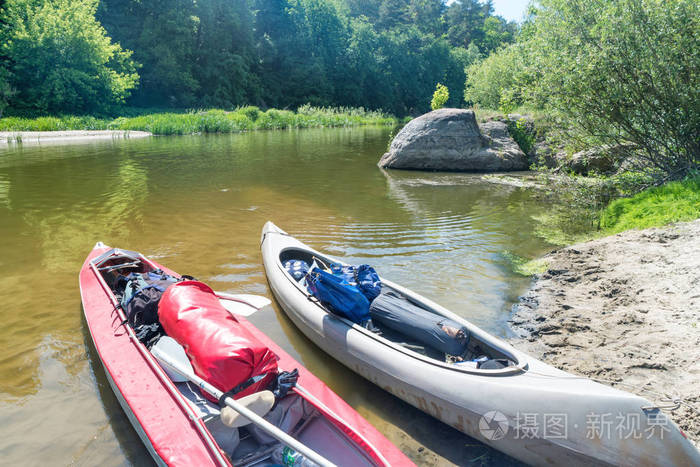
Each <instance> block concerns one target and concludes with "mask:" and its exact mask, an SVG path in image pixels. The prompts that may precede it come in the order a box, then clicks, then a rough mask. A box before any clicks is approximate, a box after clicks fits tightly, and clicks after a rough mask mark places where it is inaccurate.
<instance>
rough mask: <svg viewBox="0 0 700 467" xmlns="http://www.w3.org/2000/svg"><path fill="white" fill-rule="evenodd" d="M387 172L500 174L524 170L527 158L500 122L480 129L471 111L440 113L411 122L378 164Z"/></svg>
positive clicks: (441, 110)
mask: <svg viewBox="0 0 700 467" xmlns="http://www.w3.org/2000/svg"><path fill="white" fill-rule="evenodd" d="M379 166H380V167H386V168H390V169H415V170H445V171H474V172H501V171H508V170H527V168H528V161H527V156H526V155H525V154H524V153H523V152H522V151H521V150H520V148H519V147H518V144H517V143H516V142H515V141H514V140H513V138H511V137H510V135H509V134H508V128H507V126H506V124H505V123H503V122H496V121H493V122H487V123H484V124H483V125H482V126H481V129H480V128H479V125H477V123H476V117H475V116H474V112H473V111H471V110H463V109H439V110H435V111H433V112H430V113H427V114H425V115H421V116H420V117H418V118H414V119H413V120H411V121H410V122H408V124H407V125H406V126H405V127H403V129H402V130H401V131H400V132H399V134H398V135H396V137H395V138H394V140H393V141H392V142H391V147H390V148H389V152H387V153H386V154H384V155H383V156H382V158H381V159H380V161H379Z"/></svg>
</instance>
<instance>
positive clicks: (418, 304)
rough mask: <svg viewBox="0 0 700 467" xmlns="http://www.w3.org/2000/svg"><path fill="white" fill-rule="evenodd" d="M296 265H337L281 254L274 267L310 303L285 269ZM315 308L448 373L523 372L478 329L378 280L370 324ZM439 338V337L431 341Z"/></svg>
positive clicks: (309, 254)
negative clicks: (452, 371)
mask: <svg viewBox="0 0 700 467" xmlns="http://www.w3.org/2000/svg"><path fill="white" fill-rule="evenodd" d="M294 261H302V262H303V263H304V264H307V265H309V266H310V267H311V268H312V269H313V268H315V267H320V268H323V269H326V270H328V269H329V266H330V265H331V264H338V263H339V262H338V261H337V260H335V259H333V258H329V257H327V256H324V255H321V254H320V253H318V252H316V251H312V250H306V249H303V248H285V249H283V250H281V251H280V253H279V265H278V266H279V267H280V268H281V269H282V270H283V272H284V273H285V274H286V277H287V278H288V279H289V280H290V281H291V282H292V283H293V284H294V285H295V286H296V287H297V288H298V289H299V290H300V291H301V292H302V293H304V294H306V295H307V296H309V298H310V299H311V298H313V297H312V293H311V292H310V291H309V290H308V288H307V283H306V278H305V277H301V278H300V277H299V275H298V274H297V275H296V277H295V275H293V274H292V272H290V271H289V270H288V269H287V268H286V267H285V266H284V265H285V264H287V265H289V264H291V263H290V262H294ZM340 264H344V263H340ZM380 302H381V305H380ZM315 303H316V305H318V306H319V307H320V308H322V309H323V310H324V311H325V312H326V313H329V314H333V315H335V316H337V317H338V318H340V319H342V320H344V321H346V322H347V324H348V326H350V327H352V328H354V329H356V330H358V331H359V332H362V333H363V334H365V335H367V336H369V337H371V338H374V339H377V340H380V341H382V342H384V343H386V344H387V345H390V346H392V347H394V348H395V349H398V350H401V351H404V352H410V353H412V354H414V355H417V356H420V358H421V359H428V360H429V361H431V362H433V363H436V364H441V365H446V366H448V367H450V368H452V369H459V370H464V371H467V372H470V373H472V372H478V373H481V374H494V375H495V374H499V375H500V374H504V373H505V374H508V373H511V372H520V371H522V370H523V368H524V367H525V364H524V363H523V362H520V361H519V360H518V357H517V356H516V355H514V353H513V352H510V351H509V349H507V348H505V347H502V346H499V345H498V343H497V342H493V341H492V339H490V338H489V336H488V334H486V333H485V332H483V331H482V330H481V329H479V328H478V327H476V326H474V325H473V324H471V323H469V322H468V321H466V320H465V319H463V318H460V317H459V316H456V315H455V314H454V313H451V312H449V311H447V310H444V309H442V307H439V306H437V305H435V304H432V303H431V302H429V301H428V300H426V299H424V298H423V297H420V296H419V295H417V294H414V293H412V292H410V291H409V290H407V289H404V288H402V287H400V286H398V285H396V284H393V283H392V282H390V281H387V280H385V279H381V294H380V295H379V296H378V297H376V298H374V300H373V301H371V302H370V303H371V305H370V315H371V317H372V319H371V323H363V325H360V324H358V323H353V322H352V321H351V320H349V319H347V317H343V316H338V315H337V314H336V313H334V312H333V310H331V309H330V307H329V306H327V305H326V304H324V303H320V302H319V301H315ZM437 334H442V335H441V336H438V337H437V338H435V337H434V335H437Z"/></svg>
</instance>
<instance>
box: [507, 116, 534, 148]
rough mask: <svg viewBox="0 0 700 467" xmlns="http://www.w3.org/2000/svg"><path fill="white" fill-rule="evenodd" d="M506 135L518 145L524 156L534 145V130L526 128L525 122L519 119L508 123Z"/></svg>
mask: <svg viewBox="0 0 700 467" xmlns="http://www.w3.org/2000/svg"><path fill="white" fill-rule="evenodd" d="M508 133H510V136H511V137H512V138H513V139H514V140H515V142H516V143H518V146H520V149H522V151H523V152H524V153H525V154H529V153H530V151H532V148H533V146H534V145H535V129H534V128H528V124H527V120H525V119H524V118H520V119H518V120H516V121H513V120H509V121H508Z"/></svg>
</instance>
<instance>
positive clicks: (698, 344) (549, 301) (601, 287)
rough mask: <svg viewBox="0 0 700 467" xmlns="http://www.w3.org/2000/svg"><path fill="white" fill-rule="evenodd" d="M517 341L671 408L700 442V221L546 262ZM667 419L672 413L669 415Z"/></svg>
mask: <svg viewBox="0 0 700 467" xmlns="http://www.w3.org/2000/svg"><path fill="white" fill-rule="evenodd" d="M545 260H546V261H547V263H548V270H547V272H545V273H544V274H542V275H540V276H539V277H537V278H536V280H535V282H534V284H533V286H532V288H531V289H530V291H529V292H528V293H527V294H526V295H525V296H523V297H521V300H520V303H519V304H518V305H516V313H515V315H514V316H513V318H512V321H511V324H512V326H513V328H514V329H515V331H516V332H517V333H518V334H519V335H521V336H523V339H521V340H516V341H515V342H513V344H514V345H515V346H516V347H517V348H519V349H521V350H523V351H525V352H527V353H529V354H530V355H533V356H535V357H537V358H541V359H542V360H544V361H545V362H547V363H549V364H551V365H553V366H555V367H558V368H561V369H563V370H566V371H570V372H572V373H575V374H580V375H585V376H588V377H591V378H594V379H600V380H603V381H605V382H607V384H610V385H612V386H615V387H618V388H620V389H623V390H626V391H630V392H633V393H636V394H639V395H640V396H643V397H646V398H647V399H649V400H651V401H655V402H656V403H658V404H659V405H668V402H664V401H663V400H662V399H663V396H661V397H658V396H657V394H667V395H670V396H673V397H680V398H681V399H682V400H683V404H682V405H681V406H680V407H679V408H678V409H676V410H674V411H672V412H670V415H671V417H672V418H673V420H674V421H675V422H676V423H678V425H679V426H680V427H681V429H683V431H685V432H686V434H687V435H688V437H689V438H690V439H692V440H693V441H694V442H695V443H696V445H698V444H700V220H697V221H694V222H687V223H678V224H675V225H672V226H669V227H665V228H657V229H647V230H640V231H628V232H623V233H621V234H618V235H614V236H610V237H605V238H601V239H597V240H593V241H590V242H585V243H580V244H577V245H572V246H569V247H567V248H563V249H561V250H558V251H556V252H553V253H550V254H549V255H547V256H545ZM667 413H669V412H668V411H667Z"/></svg>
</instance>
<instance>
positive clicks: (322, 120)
mask: <svg viewBox="0 0 700 467" xmlns="http://www.w3.org/2000/svg"><path fill="white" fill-rule="evenodd" d="M396 123H397V120H396V118H394V117H392V116H390V115H387V114H384V113H382V112H376V111H368V110H364V109H362V108H359V109H352V108H344V107H339V108H331V107H312V106H308V105H307V106H302V107H300V108H299V109H298V110H297V111H296V112H293V111H291V110H277V109H269V110H267V111H262V110H260V109H258V108H257V107H250V106H249V107H241V108H238V109H236V110H233V111H225V110H219V109H211V110H202V111H191V112H185V113H154V114H148V115H139V116H135V117H119V118H116V119H113V120H110V119H99V118H95V117H77V116H61V117H38V118H19V117H7V118H3V119H0V131H63V130H141V131H149V132H151V133H153V134H156V135H187V134H195V133H236V132H240V131H249V130H267V129H284V128H320V127H344V126H360V125H395V124H396Z"/></svg>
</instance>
